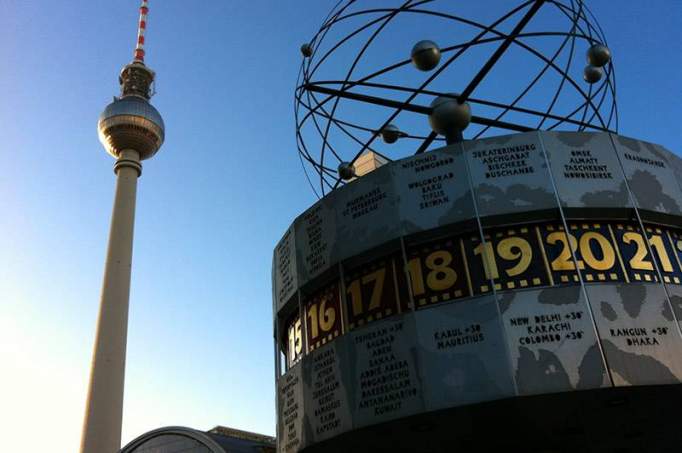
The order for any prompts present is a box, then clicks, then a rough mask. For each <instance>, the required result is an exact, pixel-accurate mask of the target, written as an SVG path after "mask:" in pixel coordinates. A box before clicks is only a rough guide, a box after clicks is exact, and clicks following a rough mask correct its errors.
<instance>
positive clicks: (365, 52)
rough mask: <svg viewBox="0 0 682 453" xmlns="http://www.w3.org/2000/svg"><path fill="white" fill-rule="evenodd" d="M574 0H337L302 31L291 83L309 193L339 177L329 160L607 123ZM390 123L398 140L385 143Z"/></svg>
mask: <svg viewBox="0 0 682 453" xmlns="http://www.w3.org/2000/svg"><path fill="white" fill-rule="evenodd" d="M586 3H587V2H586V1H583V0H552V1H549V0H547V1H540V0H531V1H520V0H519V1H511V2H510V1H507V0H486V1H484V2H454V1H449V0H431V1H428V2H403V1H402V0H400V1H399V0H390V1H388V0H387V1H384V2H382V4H381V8H377V7H376V5H368V4H367V2H358V1H356V0H341V1H339V2H337V3H336V4H335V6H334V8H333V9H332V11H331V12H330V13H329V15H328V16H327V18H326V19H325V21H324V22H323V23H322V25H321V26H320V27H319V30H317V32H316V33H315V34H314V35H313V36H311V37H310V38H309V39H307V40H306V44H305V45H304V51H303V56H304V58H303V59H302V63H301V69H300V72H299V79H298V83H297V87H296V91H295V116H296V140H297V146H298V152H299V155H300V158H301V162H302V163H303V167H304V169H305V171H306V176H307V178H308V181H309V182H310V184H311V186H312V188H313V190H314V191H315V193H316V194H317V195H318V196H322V195H324V194H325V193H328V192H330V191H332V190H333V189H335V188H337V187H339V186H341V185H343V184H345V183H346V182H347V181H348V180H347V179H345V178H343V177H342V176H341V175H340V174H339V173H338V172H337V171H336V167H337V165H338V164H339V163H341V162H347V163H348V164H350V165H353V164H354V163H355V161H356V160H357V159H358V158H360V156H362V155H363V154H366V153H369V152H372V153H374V155H377V156H379V157H380V158H381V159H382V160H384V161H391V160H395V159H400V158H403V157H407V156H409V155H411V154H415V153H417V154H419V153H422V152H425V151H428V150H429V149H432V148H435V147H439V146H442V145H443V144H444V143H443V142H446V143H448V142H452V141H453V140H454V141H459V140H464V139H466V140H472V139H478V138H486V137H491V136H497V135H501V134H506V133H509V132H510V131H511V132H528V131H534V130H566V131H592V132H617V131H618V111H617V105H616V99H615V98H616V95H615V93H616V88H615V81H616V79H615V71H614V67H613V64H612V54H611V51H610V50H609V48H608V47H607V43H606V37H605V36H604V33H603V32H602V29H601V27H600V26H599V24H598V23H597V20H596V18H595V17H594V15H593V14H592V12H591V11H590V10H589V8H588V6H587V4H586ZM398 37H399V39H397V38H398ZM585 55H586V56H587V59H588V63H589V64H590V66H588V67H587V69H586V68H585V66H584V65H585V60H584V56H585ZM452 92H456V93H461V94H460V95H459V96H458V97H457V99H453V100H452V101H453V102H448V103H445V106H446V107H448V109H443V108H442V106H441V104H442V102H441V101H443V100H447V97H446V98H442V97H443V95H446V94H447V93H452ZM438 98H442V99H441V101H436V99H438ZM439 106H441V107H439ZM456 106H460V107H459V108H455V107H456ZM436 109H438V111H437V112H435V110H436ZM469 110H470V111H469ZM448 112H449V113H450V114H448ZM429 119H430V120H431V124H432V125H434V124H435V126H436V127H435V128H433V129H432V127H429ZM434 120H437V121H435V122H434ZM391 124H400V131H401V134H400V140H393V139H394V138H396V137H395V136H390V137H389V140H386V130H387V129H388V126H389V125H391ZM457 125H458V126H459V130H453V128H452V127H451V126H457ZM440 126H447V127H440ZM465 127H466V131H465V132H466V134H463V132H464V128H465ZM381 138H383V140H381ZM377 139H379V140H377Z"/></svg>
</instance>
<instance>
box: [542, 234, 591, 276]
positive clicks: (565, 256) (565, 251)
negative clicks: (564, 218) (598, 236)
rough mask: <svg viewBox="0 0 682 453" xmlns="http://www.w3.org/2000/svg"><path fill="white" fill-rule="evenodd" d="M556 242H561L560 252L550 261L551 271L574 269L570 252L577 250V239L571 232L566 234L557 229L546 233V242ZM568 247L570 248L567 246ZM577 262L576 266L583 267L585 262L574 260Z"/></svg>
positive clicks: (573, 252) (552, 243)
mask: <svg viewBox="0 0 682 453" xmlns="http://www.w3.org/2000/svg"><path fill="white" fill-rule="evenodd" d="M557 242H561V244H563V246H564V247H563V248H562V249H561V253H560V254H559V256H558V257H556V258H555V259H554V260H553V261H552V263H551V266H552V270H553V271H574V270H575V263H573V257H572V256H571V255H572V254H575V253H576V252H577V251H578V240H577V239H576V238H575V236H573V235H572V234H568V235H567V234H566V233H564V232H563V231H557V232H554V233H550V234H548V235H547V243H548V244H551V245H554V244H556V243H557ZM569 247H570V248H569ZM576 261H577V262H578V268H579V269H584V268H585V264H584V263H583V262H582V261H581V260H576Z"/></svg>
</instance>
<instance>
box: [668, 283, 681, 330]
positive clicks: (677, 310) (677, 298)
mask: <svg viewBox="0 0 682 453" xmlns="http://www.w3.org/2000/svg"><path fill="white" fill-rule="evenodd" d="M666 288H667V290H668V296H670V305H672V307H673V313H674V314H675V317H676V318H677V322H678V323H679V324H680V328H681V329H682V286H680V285H666Z"/></svg>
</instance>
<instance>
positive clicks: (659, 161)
mask: <svg viewBox="0 0 682 453" xmlns="http://www.w3.org/2000/svg"><path fill="white" fill-rule="evenodd" d="M612 137H613V143H614V144H615V146H616V150H617V151H618V155H619V156H620V161H621V163H622V164H623V168H624V169H625V176H626V177H627V179H628V184H629V185H630V190H631V191H632V194H633V195H634V197H635V200H636V202H637V207H639V208H641V209H647V210H649V211H657V212H663V213H666V214H675V215H680V214H682V209H681V208H680V202H681V201H682V190H680V186H679V184H678V181H677V178H676V176H675V172H674V169H673V168H671V165H670V161H671V157H672V155H671V154H670V152H669V151H666V150H665V149H663V148H662V147H660V146H658V145H654V144H652V143H647V142H641V141H639V140H634V139H631V138H627V137H622V136H619V135H612Z"/></svg>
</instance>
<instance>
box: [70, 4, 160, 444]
mask: <svg viewBox="0 0 682 453" xmlns="http://www.w3.org/2000/svg"><path fill="white" fill-rule="evenodd" d="M148 12H149V7H148V1H147V0H143V1H142V6H141V7H140V22H139V27H138V34H137V46H136V47H135V54H134V58H133V61H132V62H131V63H130V64H128V65H126V66H125V67H124V68H123V69H122V70H121V75H120V77H119V83H120V84H121V96H120V97H119V98H114V102H112V103H111V104H109V105H108V106H107V107H106V108H105V109H104V112H102V114H101V115H100V118H99V122H98V124H97V129H98V131H99V139H100V141H101V142H102V145H104V147H105V148H106V150H107V152H108V153H109V154H111V155H112V156H113V157H114V158H115V159H116V163H115V164H114V173H115V174H116V193H115V196H114V209H113V212H112V216H111V229H110V231H109V246H108V249H107V260H106V264H105V268H104V282H103V283H102V295H101V300H100V311H99V319H98V321H97V334H96V338H95V347H94V352H93V357H92V369H91V372H90V386H89V388H88V399H87V403H86V408H85V419H84V422H83V435H82V438H81V450H80V451H81V453H116V452H118V451H119V449H120V448H121V422H122V416H123V383H124V377H125V357H126V337H127V333H128V300H129V296H130V270H131V265H132V254H133V227H134V222H135V197H136V192H137V178H138V177H139V176H140V175H141V174H142V164H141V161H142V160H144V159H149V158H150V157H152V156H153V155H154V154H156V152H157V151H158V150H159V148H160V147H161V144H162V143H163V139H164V124H163V119H162V118H161V115H160V114H159V112H158V111H157V110H156V109H155V108H154V107H153V106H152V105H151V104H150V103H149V98H150V97H151V96H152V90H151V85H152V82H153V81H154V71H152V70H151V69H149V68H148V67H147V66H145V64H144V55H145V53H144V35H145V29H146V27H147V13H148Z"/></svg>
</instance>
